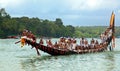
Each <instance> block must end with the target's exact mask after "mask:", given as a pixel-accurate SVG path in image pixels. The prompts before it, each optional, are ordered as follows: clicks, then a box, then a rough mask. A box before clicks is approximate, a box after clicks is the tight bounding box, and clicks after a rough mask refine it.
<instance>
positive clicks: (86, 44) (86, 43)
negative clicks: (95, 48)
mask: <svg viewBox="0 0 120 71" xmlns="http://www.w3.org/2000/svg"><path fill="white" fill-rule="evenodd" d="M84 47H85V48H88V40H87V39H85V42H84Z"/></svg>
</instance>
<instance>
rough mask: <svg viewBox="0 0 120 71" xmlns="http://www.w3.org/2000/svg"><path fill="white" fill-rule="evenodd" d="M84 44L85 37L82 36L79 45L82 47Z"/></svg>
mask: <svg viewBox="0 0 120 71" xmlns="http://www.w3.org/2000/svg"><path fill="white" fill-rule="evenodd" d="M84 45H85V39H84V38H82V39H81V40H80V46H81V47H84Z"/></svg>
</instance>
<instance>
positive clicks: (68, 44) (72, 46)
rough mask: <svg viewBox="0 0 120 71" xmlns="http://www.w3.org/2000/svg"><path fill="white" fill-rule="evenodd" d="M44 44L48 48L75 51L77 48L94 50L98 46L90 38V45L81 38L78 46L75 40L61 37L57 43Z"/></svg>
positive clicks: (48, 41)
mask: <svg viewBox="0 0 120 71" xmlns="http://www.w3.org/2000/svg"><path fill="white" fill-rule="evenodd" d="M39 44H40V45H43V44H44V42H43V39H42V38H41V39H40V42H39ZM46 44H47V46H48V47H53V48H59V49H68V50H76V49H77V47H78V48H79V47H80V48H88V47H90V48H95V47H97V46H98V45H99V43H98V41H97V40H94V39H93V38H92V40H91V42H90V44H88V40H87V39H85V38H81V40H80V44H79V45H78V43H77V41H76V39H75V38H65V37H61V38H60V39H59V41H58V42H55V43H54V44H53V43H52V42H51V40H50V39H49V40H46Z"/></svg>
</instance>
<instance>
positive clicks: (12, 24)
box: [0, 8, 120, 38]
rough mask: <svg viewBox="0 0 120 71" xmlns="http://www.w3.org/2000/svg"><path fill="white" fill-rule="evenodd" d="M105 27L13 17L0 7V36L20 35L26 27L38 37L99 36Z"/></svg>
mask: <svg viewBox="0 0 120 71" xmlns="http://www.w3.org/2000/svg"><path fill="white" fill-rule="evenodd" d="M105 28H106V27H105V26H92V27H85V26H84V27H74V26H72V25H66V26H65V25H64V24H63V22H62V19H60V18H56V19H55V21H50V20H48V19H45V20H43V19H39V18H37V17H33V18H29V17H25V16H24V17H11V16H10V15H9V14H8V13H7V12H6V11H5V9H4V8H2V9H0V38H5V37H7V36H16V35H20V33H21V32H22V31H23V30H24V29H27V30H30V31H32V32H33V33H34V34H35V35H36V36H37V37H55V38H59V37H98V36H99V35H100V34H101V33H102V32H103V31H104V30H105ZM116 28H117V30H116V31H117V33H116V36H119V35H120V27H116Z"/></svg>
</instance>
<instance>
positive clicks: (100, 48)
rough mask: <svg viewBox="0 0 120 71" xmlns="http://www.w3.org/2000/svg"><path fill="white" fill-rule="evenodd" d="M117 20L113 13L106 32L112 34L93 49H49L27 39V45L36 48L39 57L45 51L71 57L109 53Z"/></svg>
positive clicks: (78, 47)
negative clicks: (72, 55) (74, 55)
mask: <svg viewBox="0 0 120 71" xmlns="http://www.w3.org/2000/svg"><path fill="white" fill-rule="evenodd" d="M114 19H115V15H114V13H112V15H111V19H110V26H109V27H108V28H107V29H106V30H105V32H107V34H108V33H109V32H110V30H111V31H112V32H111V33H109V35H110V36H109V37H107V38H106V39H105V40H104V41H105V42H102V43H100V44H98V45H96V47H95V48H91V47H89V46H88V47H87V48H83V47H80V46H77V47H76V49H74V50H69V49H60V48H55V47H53V46H52V47H49V46H46V45H43V44H39V43H37V42H33V41H31V40H28V39H25V38H24V39H25V43H27V44H28V45H31V46H32V47H35V48H36V50H37V54H38V55H39V51H38V49H39V50H41V51H44V52H46V53H48V54H50V55H54V56H56V55H69V54H84V53H94V52H103V51H107V50H108V46H109V45H110V44H111V42H112V40H113V41H114V33H115V28H114V27H115V26H114V21H115V20H114Z"/></svg>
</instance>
